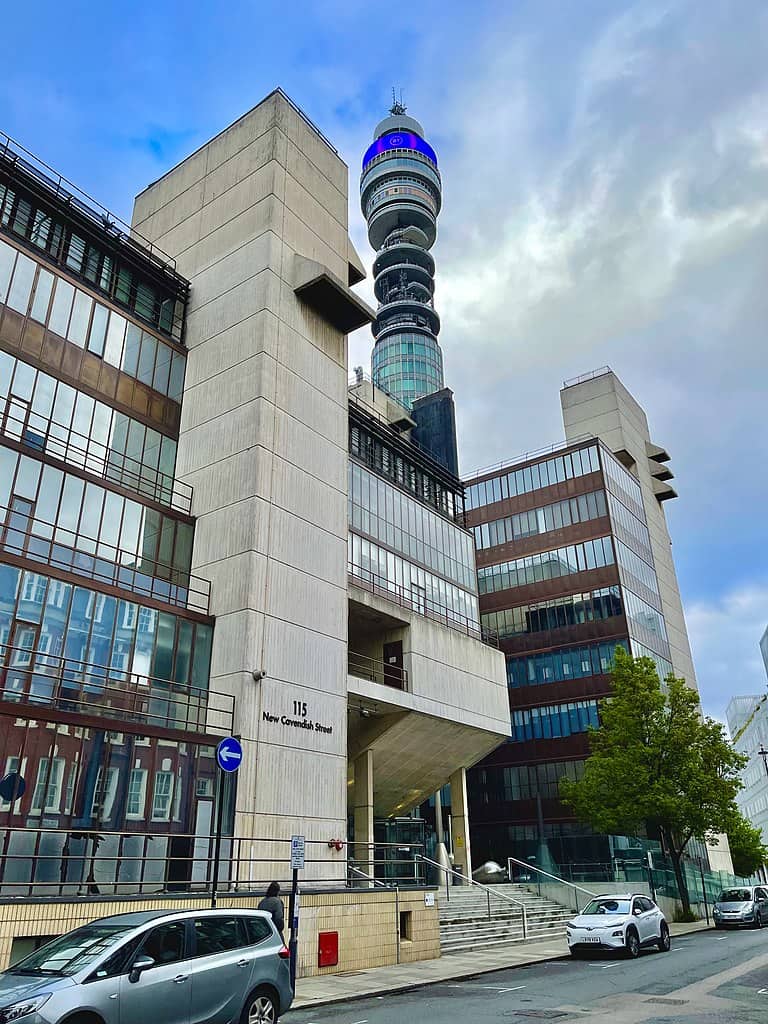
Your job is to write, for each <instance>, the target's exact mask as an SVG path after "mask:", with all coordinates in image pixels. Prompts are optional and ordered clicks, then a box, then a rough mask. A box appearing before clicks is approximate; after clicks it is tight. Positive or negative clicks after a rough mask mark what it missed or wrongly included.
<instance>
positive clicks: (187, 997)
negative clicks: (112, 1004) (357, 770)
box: [120, 921, 192, 1024]
mask: <svg viewBox="0 0 768 1024" xmlns="http://www.w3.org/2000/svg"><path fill="white" fill-rule="evenodd" d="M188 953H189V941H188V936H187V925H186V922H185V921H168V922H166V923H165V924H160V925H157V926H156V927H155V928H152V929H151V931H149V932H148V933H147V937H146V938H145V940H144V942H143V943H142V944H141V945H140V946H139V948H138V950H137V951H136V954H135V956H134V958H133V960H132V964H135V963H136V962H137V961H138V960H139V959H140V958H141V957H149V958H151V959H152V960H153V961H154V962H153V965H152V966H151V967H146V968H144V969H143V970H142V971H141V973H140V975H139V976H138V978H136V977H135V976H134V975H133V974H131V973H130V971H129V973H128V974H123V975H122V976H121V978H120V1024H154V1022H157V1024H160V1021H162V1024H189V1015H190V1007H191V999H192V985H191V984H190V972H191V961H190V959H189V955H188Z"/></svg>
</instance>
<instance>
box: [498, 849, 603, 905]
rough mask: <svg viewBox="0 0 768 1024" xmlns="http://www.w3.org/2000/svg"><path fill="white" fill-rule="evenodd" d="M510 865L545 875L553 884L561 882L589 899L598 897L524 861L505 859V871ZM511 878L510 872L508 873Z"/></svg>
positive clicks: (515, 858)
mask: <svg viewBox="0 0 768 1024" xmlns="http://www.w3.org/2000/svg"><path fill="white" fill-rule="evenodd" d="M510 864H519V865H520V867H523V868H525V869H526V871H537V872H538V873H539V874H540V875H546V876H547V878H551V879H552V880H553V881H555V882H561V883H562V884H563V885H567V886H568V887H569V888H570V889H578V891H579V892H583V893H586V895H587V896H589V897H590V898H591V899H594V897H595V896H599V893H596V892H592V890H591V889H584V888H582V887H581V886H580V885H576V884H575V883H574V882H567V881H566V880H565V879H564V878H560V877H559V876H558V875H552V874H550V872H549V871H544V869H543V868H537V867H536V866H535V865H533V864H528V863H526V861H524V860H518V859H517V857H507V870H508V871H509V865H510ZM510 876H511V872H510Z"/></svg>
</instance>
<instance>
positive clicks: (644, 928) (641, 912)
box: [634, 896, 658, 942]
mask: <svg viewBox="0 0 768 1024" xmlns="http://www.w3.org/2000/svg"><path fill="white" fill-rule="evenodd" d="M655 909H656V908H655V907H654V905H653V904H652V903H651V901H650V900H648V899H645V897H644V896H636V897H635V901H634V913H635V921H636V922H637V931H638V934H639V935H640V941H641V942H652V941H653V939H655V938H656V936H657V934H658V929H657V926H656V913H655Z"/></svg>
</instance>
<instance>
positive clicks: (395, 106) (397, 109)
mask: <svg viewBox="0 0 768 1024" xmlns="http://www.w3.org/2000/svg"><path fill="white" fill-rule="evenodd" d="M406 110H407V107H406V106H405V104H404V103H403V90H402V89H401V90H400V99H399V101H398V99H397V96H396V95H395V87H394V85H393V86H392V106H391V107H390V108H389V112H390V114H394V115H395V116H396V117H397V116H398V115H400V114H404V113H405V111H406Z"/></svg>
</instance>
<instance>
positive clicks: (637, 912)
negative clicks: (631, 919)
mask: <svg viewBox="0 0 768 1024" xmlns="http://www.w3.org/2000/svg"><path fill="white" fill-rule="evenodd" d="M632 913H633V914H634V915H635V917H640V915H641V914H642V910H641V909H640V907H635V909H634V910H633V911H632Z"/></svg>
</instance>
